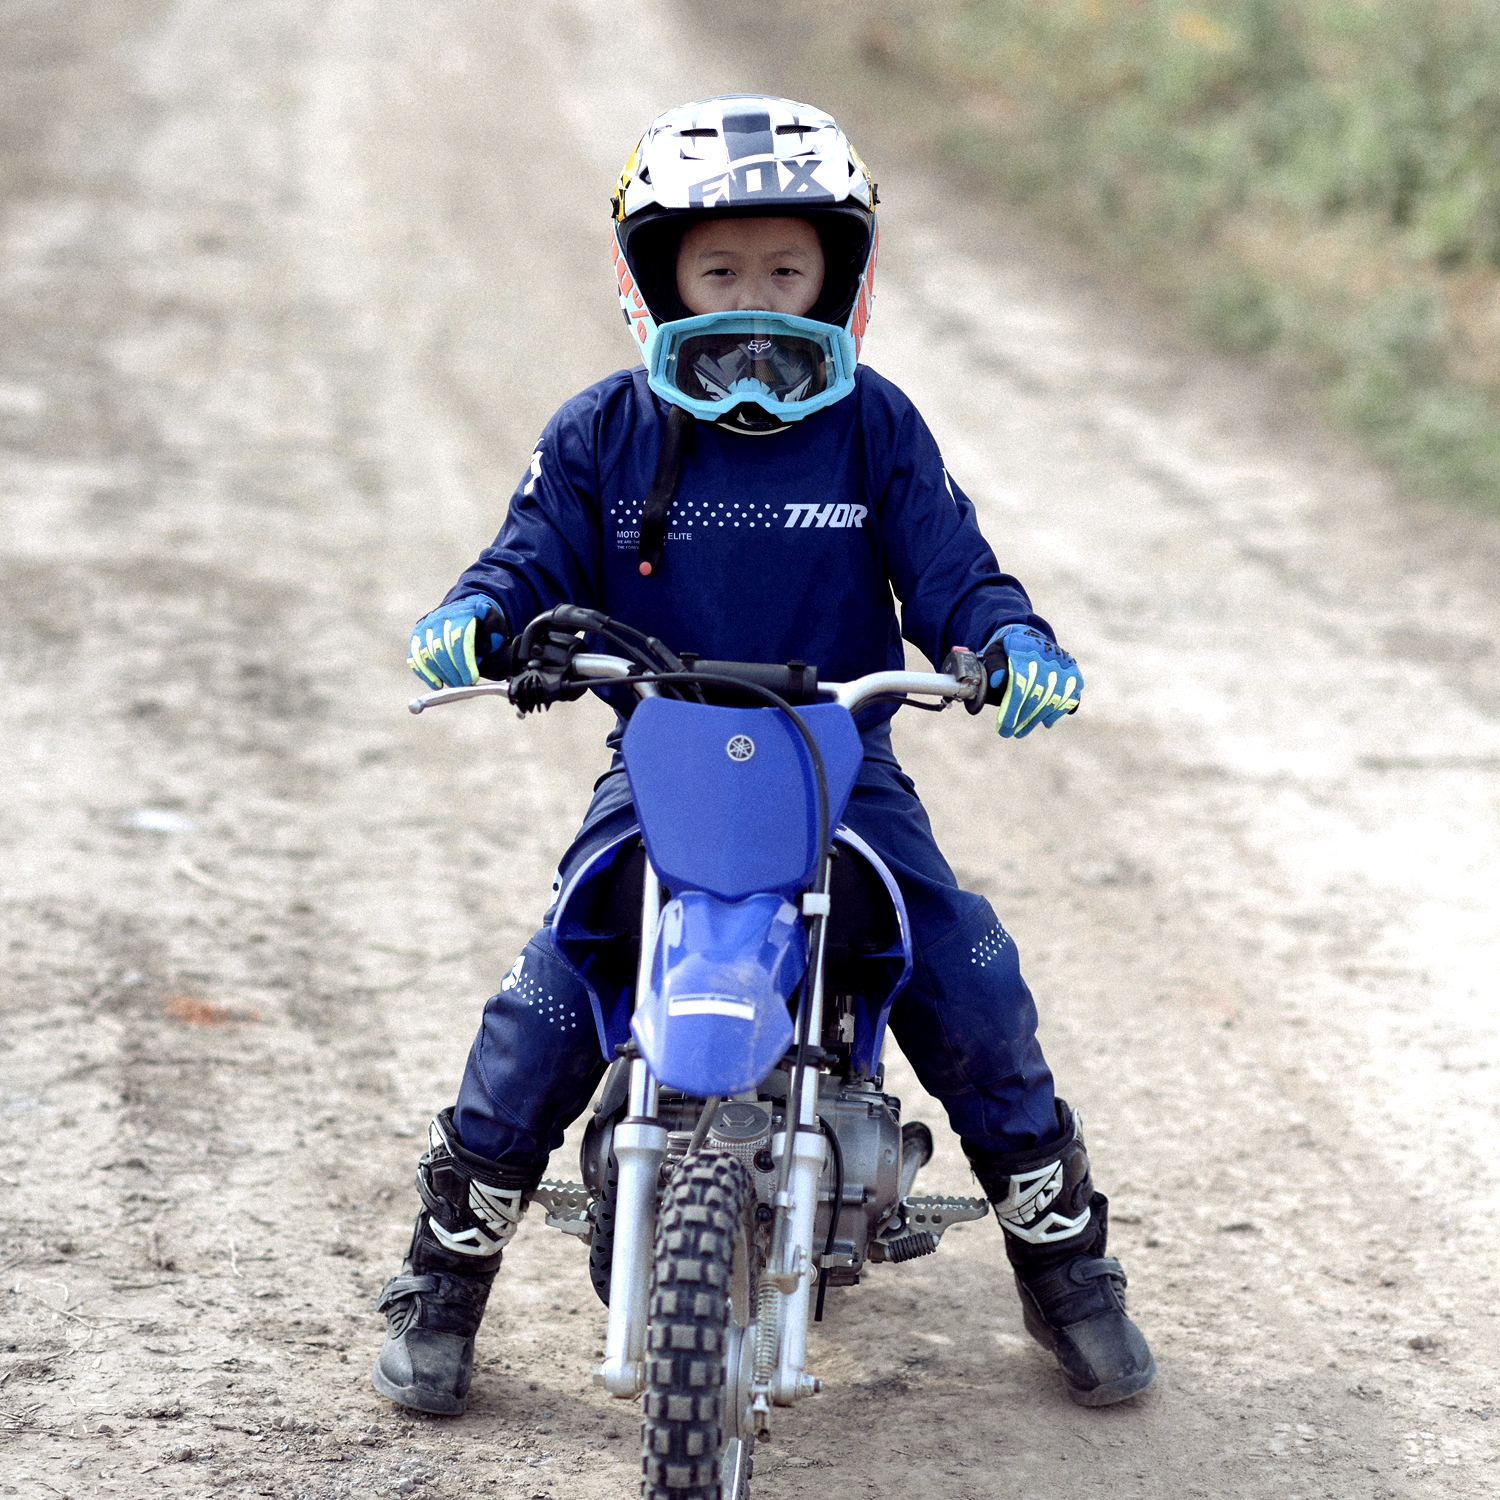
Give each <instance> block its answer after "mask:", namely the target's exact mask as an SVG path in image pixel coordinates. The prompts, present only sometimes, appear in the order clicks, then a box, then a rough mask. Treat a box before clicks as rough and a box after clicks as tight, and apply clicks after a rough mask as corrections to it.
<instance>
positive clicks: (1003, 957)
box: [891, 896, 1057, 1150]
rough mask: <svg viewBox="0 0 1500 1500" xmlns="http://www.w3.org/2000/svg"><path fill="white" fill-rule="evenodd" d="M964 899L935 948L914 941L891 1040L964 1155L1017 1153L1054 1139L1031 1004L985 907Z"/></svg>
mask: <svg viewBox="0 0 1500 1500" xmlns="http://www.w3.org/2000/svg"><path fill="white" fill-rule="evenodd" d="M966 899H967V900H968V901H970V902H972V903H973V905H972V907H971V909H970V911H969V913H968V915H967V916H966V917H965V918H964V919H963V920H962V921H959V922H958V923H956V924H955V925H954V926H952V927H950V928H949V930H948V931H947V932H946V933H944V934H943V935H942V936H941V937H939V938H938V939H937V940H936V941H933V942H923V941H922V938H923V935H922V934H921V933H920V932H919V933H917V934H916V936H917V939H918V943H919V953H918V962H917V970H916V973H915V974H914V975H913V978H912V982H911V984H910V986H909V987H908V989H907V990H906V991H905V993H903V994H902V995H901V996H900V997H899V998H898V999H897V1001H896V1005H895V1008H894V1009H893V1010H892V1012H891V1030H892V1031H893V1032H894V1033H895V1036H896V1039H897V1041H899V1042H900V1044H901V1050H902V1051H903V1052H905V1053H906V1055H907V1057H908V1058H909V1059H910V1060H911V1064H912V1066H913V1067H914V1068H915V1069H916V1072H917V1077H918V1078H920V1079H921V1081H922V1086H923V1087H924V1088H925V1089H926V1090H927V1091H928V1092H929V1093H931V1094H933V1095H935V1096H936V1097H937V1098H938V1099H940V1100H941V1101H942V1103H943V1105H944V1107H945V1108H946V1109H947V1111H948V1118H949V1121H950V1122H951V1123H952V1125H953V1128H954V1130H956V1131H957V1132H958V1134H959V1135H960V1136H962V1137H963V1138H964V1141H965V1145H966V1147H969V1146H973V1147H975V1148H979V1149H986V1150H1010V1149H1013V1148H1020V1147H1025V1146H1029V1145H1030V1144H1031V1143H1033V1142H1035V1141H1041V1140H1046V1139H1048V1138H1049V1137H1055V1136H1056V1134H1057V1122H1056V1118H1055V1112H1054V1105H1053V1097H1052V1074H1051V1072H1050V1070H1049V1069H1048V1067H1047V1063H1046V1060H1045V1059H1044V1058H1043V1056H1042V1051H1041V1048H1040V1047H1039V1046H1038V1045H1037V1040H1036V1026H1037V1015H1036V1004H1035V1002H1034V1001H1033V1000H1032V998H1031V991H1030V990H1029V989H1028V988H1027V987H1026V981H1025V980H1024V979H1023V978H1022V977H1021V965H1020V959H1019V957H1018V955H1017V953H1016V945H1015V943H1014V941H1013V940H1012V939H1011V937H1010V935H1009V933H1007V932H1006V931H1005V929H1004V928H1003V927H1002V926H1001V925H1000V923H999V921H998V920H997V919H996V917H995V913H994V912H993V911H992V910H991V908H990V904H989V902H987V901H984V900H982V899H980V898H976V897H972V896H971V897H967V898H966Z"/></svg>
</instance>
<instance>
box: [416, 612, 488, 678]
mask: <svg viewBox="0 0 1500 1500" xmlns="http://www.w3.org/2000/svg"><path fill="white" fill-rule="evenodd" d="M486 621H492V622H493V623H490V624H486V623H484V622H486ZM504 639H505V617H504V616H503V615H502V614H501V613H500V607H499V605H497V604H496V603H495V601H494V600H493V599H486V598H485V596H484V595H483V594H470V595H469V596H468V597H467V598H465V599H455V600H454V601H453V602H452V603H451V604H443V605H439V607H438V608H437V609H435V610H433V612H432V613H431V614H430V615H427V616H425V617H424V618H423V619H421V620H419V621H418V622H417V628H416V629H415V630H414V631H413V632H412V637H411V654H410V655H409V656H408V657H407V658H406V665H407V666H409V667H410V668H411V669H412V671H413V672H415V673H416V674H417V676H418V677H420V678H421V679H422V681H423V682H425V683H427V684H428V685H429V686H431V687H435V688H444V687H473V686H474V684H475V683H476V682H478V681H479V657H480V656H488V655H489V654H490V653H491V652H492V651H494V650H495V649H496V648H497V647H498V646H499V645H500V643H501V642H502V641H503V640H504Z"/></svg>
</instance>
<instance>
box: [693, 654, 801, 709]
mask: <svg viewBox="0 0 1500 1500" xmlns="http://www.w3.org/2000/svg"><path fill="white" fill-rule="evenodd" d="M683 665H684V666H687V665H688V663H686V662H684V663H683ZM689 670H690V671H694V672H709V673H712V674H713V675H714V676H715V677H733V678H734V679H735V680H736V681H738V682H748V683H753V684H754V685H755V686H756V687H761V688H766V689H768V690H769V691H771V692H773V693H775V694H776V696H777V697H778V698H785V699H786V701H787V702H788V703H793V704H808V703H816V702H817V701H818V669H817V668H816V667H809V666H807V665H806V664H805V663H803V662H800V661H793V662H788V663H787V664H786V665H785V666H776V665H774V664H772V663H770V662H759V661H695V662H693V663H692V664H691V666H690V667H689ZM703 694H704V696H705V697H706V698H707V699H708V700H709V701H710V702H711V703H717V702H726V703H727V702H729V700H731V699H733V700H734V704H733V706H740V705H744V706H745V707H749V708H754V707H760V706H764V704H765V700H764V699H762V698H756V697H754V696H753V695H751V694H745V695H744V696H743V697H740V696H739V695H737V694H735V693H734V691H733V690H732V689H730V688H723V687H720V686H718V685H717V684H705V686H704V689H703Z"/></svg>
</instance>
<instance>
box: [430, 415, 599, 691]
mask: <svg viewBox="0 0 1500 1500" xmlns="http://www.w3.org/2000/svg"><path fill="white" fill-rule="evenodd" d="M594 394H595V393H594V392H584V394H583V395H582V396H579V397H575V398H574V399H573V400H572V401H569V402H568V403H567V404H566V405H565V406H563V407H562V409H561V410H560V411H558V413H557V414H556V415H555V416H554V417H553V418H552V420H551V421H550V422H549V423H548V424H547V426H546V428H545V429H544V430H543V432H542V435H541V437H540V439H539V440H538V441H537V445H536V448H535V450H534V451H533V453H532V455H531V463H530V466H529V467H528V469H527V471H526V473H525V474H524V475H523V476H522V478H521V481H520V483H519V484H518V485H517V486H516V488H515V493H514V494H512V495H511V497H510V507H509V509H508V510H507V511H506V515H505V521H504V524H503V525H502V526H501V527H500V534H499V535H498V536H497V537H496V538H495V540H494V541H493V542H491V543H490V545H489V546H488V547H486V548H485V549H484V551H483V552H481V553H480V554H479V556H478V557H477V558H476V559H475V560H474V562H473V563H471V564H470V565H469V566H468V567H467V568H465V569H464V571H463V573H462V574H461V575H460V576H459V579H458V582H457V583H455V584H454V585H453V587H452V588H451V589H449V590H448V592H447V594H446V595H445V596H444V598H443V603H444V604H447V603H449V602H451V601H452V600H454V599H462V598H465V597H467V596H468V595H471V594H483V595H485V596H486V597H487V598H489V599H493V600H494V602H495V603H496V604H497V605H499V607H500V612H501V614H503V615H504V616H505V635H506V638H507V639H510V638H512V637H514V636H516V635H519V634H520V632H521V631H522V630H523V629H524V628H525V627H526V625H527V624H528V623H529V622H530V621H531V620H532V619H534V618H535V617H536V616H537V615H539V614H541V613H542V611H543V610H547V609H551V608H552V607H553V606H554V605H558V604H580V605H583V606H585V607H586V608H587V607H593V606H594V605H596V604H597V602H598V598H599V592H600V567H601V551H602V541H601V530H600V514H601V511H600V499H599V489H600V486H599V466H598V447H599V443H598V439H599V423H600V411H599V406H600V403H599V402H598V400H597V399H590V398H591V397H594ZM480 668H481V671H483V669H484V663H483V662H481V663H480Z"/></svg>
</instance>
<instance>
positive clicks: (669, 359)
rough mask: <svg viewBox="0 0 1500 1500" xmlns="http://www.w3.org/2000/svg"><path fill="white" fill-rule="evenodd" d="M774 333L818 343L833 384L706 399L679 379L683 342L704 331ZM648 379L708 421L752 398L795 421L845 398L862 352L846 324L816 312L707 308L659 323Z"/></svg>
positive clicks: (663, 393)
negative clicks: (785, 394) (793, 397)
mask: <svg viewBox="0 0 1500 1500" xmlns="http://www.w3.org/2000/svg"><path fill="white" fill-rule="evenodd" d="M736 333H743V334H749V335H751V336H760V337H769V338H775V337H777V335H778V334H779V335H782V336H785V337H789V338H798V339H806V340H808V341H809V342H811V343H816V344H818V345H819V346H820V347H821V349H822V351H823V357H824V359H825V360H826V362H827V369H828V384H827V385H826V386H825V387H824V388H823V389H822V390H821V391H819V392H818V393H817V395H815V396H809V397H807V398H806V399H805V400H802V401H783V400H781V399H780V398H778V397H776V396H773V395H771V394H770V392H768V391H766V390H765V389H764V388H762V389H761V390H760V391H754V392H752V391H744V390H738V391H731V392H730V393H729V394H728V395H727V396H722V397H720V398H719V399H717V400H713V401H704V400H701V399H699V398H697V397H694V396H689V395H688V394H687V393H686V392H685V391H683V390H681V389H680V388H679V387H678V386H677V384H676V374H677V361H678V357H679V355H680V354H681V352H682V346H683V345H684V344H685V343H686V342H687V341H688V340H689V339H692V338H697V337H699V336H701V335H703V334H736ZM644 354H645V360H646V375H647V382H648V384H649V385H650V387H651V389H652V390H653V391H655V392H656V394H657V395H658V396H660V397H661V398H662V400H663V401H670V402H671V403H672V404H673V405H674V406H680V407H682V408H683V409H684V410H685V411H689V412H691V413H692V414H693V415H694V416H695V417H698V418H699V419H700V420H702V421H705V422H711V421H714V420H715V419H717V418H719V417H722V416H724V415H725V414H726V413H728V412H731V411H733V410H734V409H735V407H737V406H740V405H742V404H744V403H746V402H751V403H753V404H754V405H756V406H759V407H761V408H762V409H763V410H764V411H766V412H767V413H769V414H770V415H771V416H773V417H778V418H780V420H781V421H783V422H796V421H800V420H801V418H803V417H806V416H810V415H811V414H812V413H813V412H815V411H821V410H822V409H823V408H824V407H825V406H832V405H833V404H834V402H835V401H842V400H843V399H844V397H845V396H847V395H848V394H849V393H850V391H852V390H853V389H854V369H855V365H856V364H857V363H858V356H857V355H856V354H855V352H854V340H853V339H852V338H850V337H849V335H848V334H847V333H846V332H845V331H844V330H843V329H842V328H835V327H834V326H833V324H831V323H819V322H816V321H814V320H813V319H812V318H794V317H792V316H791V315H790V314H787V313H773V312H721V313H705V314H703V316H701V317H697V318H678V319H676V320H675V321H673V322H671V323H661V324H658V325H657V326H656V327H655V328H654V329H653V330H652V333H651V337H650V341H649V343H648V344H647V347H646V349H645V350H644Z"/></svg>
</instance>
